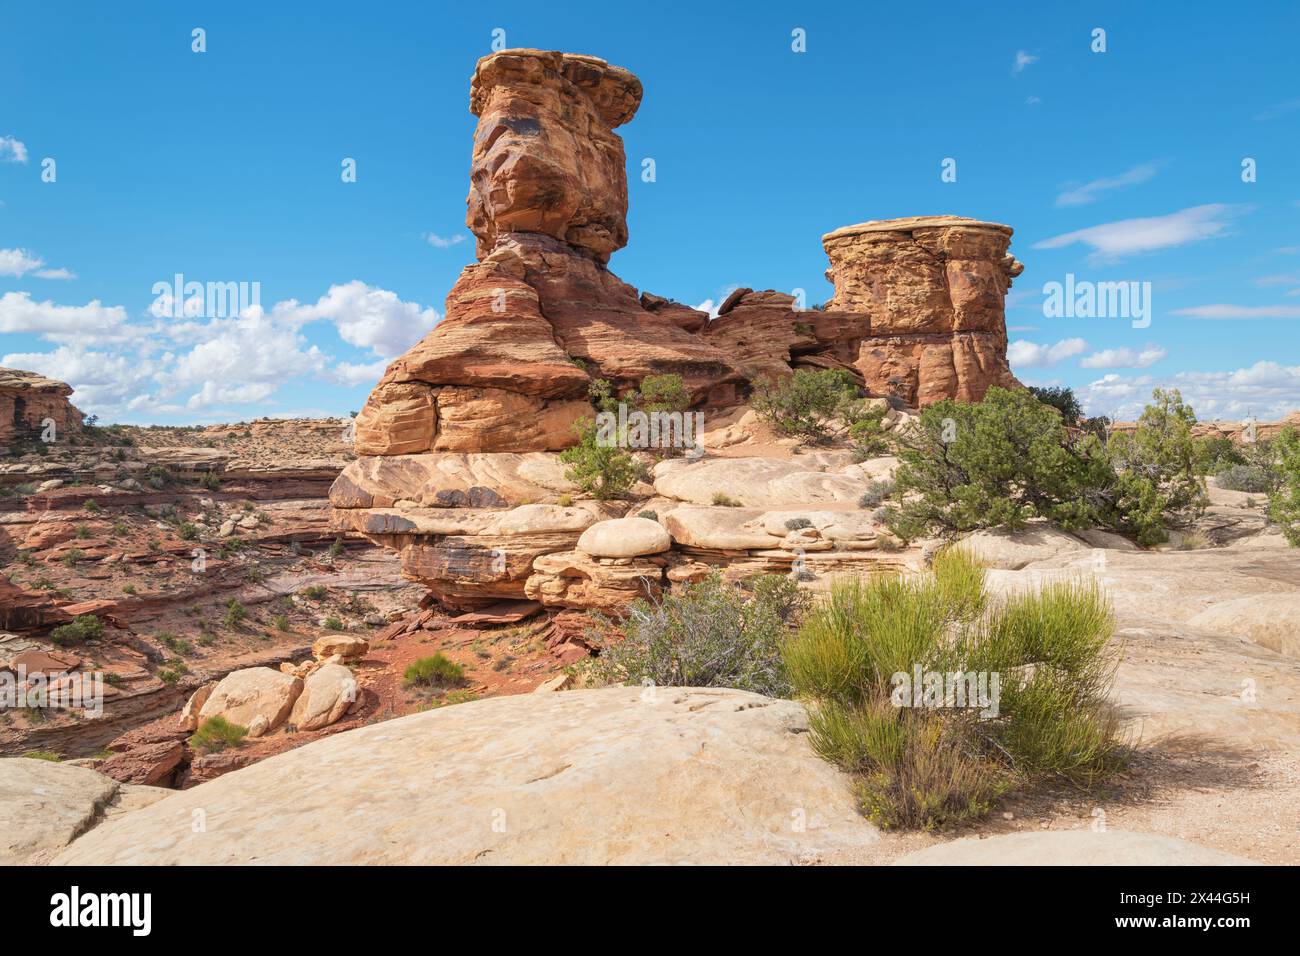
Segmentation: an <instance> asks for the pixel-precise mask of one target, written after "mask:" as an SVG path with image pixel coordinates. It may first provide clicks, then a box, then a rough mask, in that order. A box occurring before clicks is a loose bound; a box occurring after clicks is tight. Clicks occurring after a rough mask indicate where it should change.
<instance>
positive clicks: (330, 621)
mask: <svg viewBox="0 0 1300 956" xmlns="http://www.w3.org/2000/svg"><path fill="white" fill-rule="evenodd" d="M325 630H327V631H341V630H343V622H342V621H340V620H339V619H338V618H337V617H334V616H333V615H331V616H330V617H327V618H325Z"/></svg>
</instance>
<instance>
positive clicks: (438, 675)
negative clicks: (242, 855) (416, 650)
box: [402, 651, 465, 687]
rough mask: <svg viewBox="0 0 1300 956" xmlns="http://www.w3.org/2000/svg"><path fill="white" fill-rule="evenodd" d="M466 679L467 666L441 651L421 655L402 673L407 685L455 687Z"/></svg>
mask: <svg viewBox="0 0 1300 956" xmlns="http://www.w3.org/2000/svg"><path fill="white" fill-rule="evenodd" d="M464 679H465V668H463V667H462V666H461V665H460V664H457V663H456V662H455V661H453V660H451V659H450V658H448V657H447V656H446V655H445V654H443V653H442V652H441V651H439V652H438V653H436V654H434V655H433V656H432V657H421V658H420V659H419V660H418V661H415V662H414V663H413V664H411V665H410V666H409V667H407V668H406V671H405V672H404V673H403V674H402V682H403V683H404V684H405V685H406V686H407V687H455V686H456V685H457V684H460V683H461V682H462V681H464Z"/></svg>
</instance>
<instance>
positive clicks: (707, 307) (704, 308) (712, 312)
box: [695, 299, 720, 322]
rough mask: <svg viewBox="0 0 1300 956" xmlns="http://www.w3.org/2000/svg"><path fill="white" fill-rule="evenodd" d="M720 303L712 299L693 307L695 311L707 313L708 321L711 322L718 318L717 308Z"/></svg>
mask: <svg viewBox="0 0 1300 956" xmlns="http://www.w3.org/2000/svg"><path fill="white" fill-rule="evenodd" d="M719 304H720V303H718V302H714V301H713V300H712V299H705V300H704V301H703V302H701V303H700V304H699V305H697V306H695V309H696V311H699V312H707V313H709V321H710V322H712V321H713V320H714V319H716V318H717V317H718V306H719Z"/></svg>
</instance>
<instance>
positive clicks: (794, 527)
mask: <svg viewBox="0 0 1300 956" xmlns="http://www.w3.org/2000/svg"><path fill="white" fill-rule="evenodd" d="M812 526H813V523H812V522H811V521H809V520H808V519H807V518H787V519H786V520H785V530H786V531H802V530H803V529H804V528H811V527H812Z"/></svg>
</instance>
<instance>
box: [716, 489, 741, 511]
mask: <svg viewBox="0 0 1300 956" xmlns="http://www.w3.org/2000/svg"><path fill="white" fill-rule="evenodd" d="M713 503H714V504H715V505H717V506H718V507H719V508H739V507H741V504H740V502H739V501H738V500H737V499H735V498H733V497H731V495H729V494H727V493H726V492H723V491H715V492H714V493H713Z"/></svg>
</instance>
